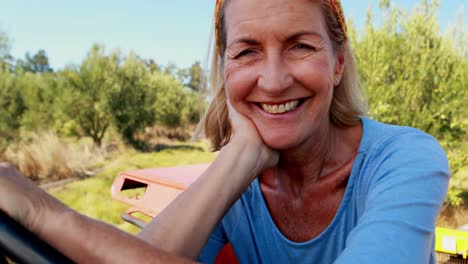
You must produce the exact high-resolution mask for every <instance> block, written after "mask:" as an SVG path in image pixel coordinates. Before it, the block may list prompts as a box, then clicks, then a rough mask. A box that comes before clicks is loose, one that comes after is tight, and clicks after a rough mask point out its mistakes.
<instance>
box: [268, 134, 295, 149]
mask: <svg viewBox="0 0 468 264" xmlns="http://www.w3.org/2000/svg"><path fill="white" fill-rule="evenodd" d="M261 137H262V140H263V143H264V144H265V145H267V146H268V147H269V148H271V149H275V150H286V149H291V148H294V147H296V146H297V144H298V142H297V140H295V138H294V137H292V135H273V136H272V135H261Z"/></svg>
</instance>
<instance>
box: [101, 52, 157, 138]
mask: <svg viewBox="0 0 468 264" xmlns="http://www.w3.org/2000/svg"><path fill="white" fill-rule="evenodd" d="M149 74H150V72H149V71H148V70H147V69H146V67H145V64H144V62H143V61H141V60H140V59H138V58H137V56H136V55H135V54H134V53H130V55H129V56H128V57H127V58H126V59H125V61H124V62H123V64H122V65H121V66H120V67H119V68H118V70H117V72H116V76H115V78H116V83H115V85H114V86H113V88H112V89H111V90H110V91H109V94H108V96H109V97H108V99H107V102H108V104H109V109H110V112H111V114H112V117H113V120H114V124H115V126H116V128H117V130H118V131H119V133H120V134H121V135H122V137H123V138H124V140H126V141H127V142H128V143H131V144H133V145H137V144H138V142H137V141H136V140H135V138H134V137H135V134H136V133H137V132H140V131H141V130H142V129H144V128H145V127H146V126H150V125H152V124H153V123H154V115H155V111H154V104H153V102H154V100H155V91H154V89H153V87H152V85H151V82H150V76H149Z"/></svg>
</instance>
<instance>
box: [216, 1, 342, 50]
mask: <svg viewBox="0 0 468 264" xmlns="http://www.w3.org/2000/svg"><path fill="white" fill-rule="evenodd" d="M224 1H225V0H216V7H215V33H216V46H217V47H218V48H219V47H220V46H221V43H220V42H221V23H222V22H223V21H222V17H221V10H222V8H223V6H224ZM328 1H329V3H330V6H331V7H332V9H333V14H334V15H335V17H336V20H338V23H339V25H340V29H341V31H342V32H343V34H344V35H345V38H346V37H347V28H346V20H345V16H344V12H343V7H342V6H341V2H340V0H328Z"/></svg>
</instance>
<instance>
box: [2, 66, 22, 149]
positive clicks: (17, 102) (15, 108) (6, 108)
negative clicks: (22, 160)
mask: <svg viewBox="0 0 468 264" xmlns="http://www.w3.org/2000/svg"><path fill="white" fill-rule="evenodd" d="M17 83H18V80H17V79H16V78H15V76H14V75H13V74H12V73H10V72H8V71H6V70H0V152H1V151H2V150H3V149H5V148H6V146H7V145H8V143H9V142H10V141H11V140H12V139H14V138H16V137H18V134H19V128H20V127H21V117H22V115H23V113H24V112H25V110H26V106H25V102H24V99H23V96H22V94H21V89H20V87H19V85H18V84H17Z"/></svg>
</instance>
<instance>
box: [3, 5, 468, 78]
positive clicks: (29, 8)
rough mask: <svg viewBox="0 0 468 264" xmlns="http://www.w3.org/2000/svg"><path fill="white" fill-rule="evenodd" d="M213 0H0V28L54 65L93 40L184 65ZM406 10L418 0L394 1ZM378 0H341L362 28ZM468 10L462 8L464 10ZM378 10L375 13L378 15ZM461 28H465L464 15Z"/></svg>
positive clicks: (21, 50)
mask: <svg viewBox="0 0 468 264" xmlns="http://www.w3.org/2000/svg"><path fill="white" fill-rule="evenodd" d="M214 2H215V0H171V1H168V0H132V1H130V0H81V1H67V0H41V1H37V0H35V1H33V0H0V30H2V31H6V33H7V35H8V36H9V38H10V39H11V41H12V43H11V44H12V49H11V53H12V55H13V56H14V57H15V58H23V57H24V55H25V53H26V52H28V51H29V52H31V53H35V52H36V51H37V50H39V49H45V50H46V52H47V54H48V56H49V60H50V63H51V65H52V67H53V68H55V69H57V68H62V67H64V66H65V65H67V64H72V63H75V64H77V63H80V62H81V60H82V59H83V57H84V56H85V55H86V53H87V51H88V50H89V49H90V47H91V46H92V44H93V43H99V44H103V45H105V47H106V49H107V51H110V50H113V49H117V48H118V49H120V50H122V51H123V52H125V53H126V52H128V51H130V50H134V51H135V52H136V53H137V54H138V55H140V56H142V57H144V58H152V59H154V60H155V61H156V62H157V63H159V64H163V65H166V64H167V63H169V62H172V63H175V64H177V66H179V67H188V66H189V65H191V64H192V63H193V62H194V61H196V60H200V61H202V63H204V62H205V60H206V55H207V47H208V41H209V36H210V29H211V23H212V14H213V7H214ZM392 2H393V3H394V4H396V5H397V6H400V7H404V8H405V9H407V10H411V9H412V8H414V7H415V6H416V5H417V4H418V3H419V2H420V1H419V0H406V1H405V0H393V1H392ZM370 3H372V5H373V6H374V7H377V6H378V0H342V4H343V8H344V12H345V14H346V16H347V17H351V18H352V19H353V20H354V21H355V24H356V26H357V27H358V28H360V27H362V25H363V23H364V20H365V17H366V12H367V9H368V6H369V5H370ZM467 6H468V0H442V5H441V8H440V10H439V19H440V24H441V26H442V28H446V27H447V26H448V25H453V24H454V23H455V22H456V17H457V15H458V14H459V13H460V12H463V9H464V8H466V7H467ZM465 13H466V11H465ZM377 15H378V14H377ZM464 20H465V21H464V24H465V28H468V23H467V19H466V15H465V18H464Z"/></svg>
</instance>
